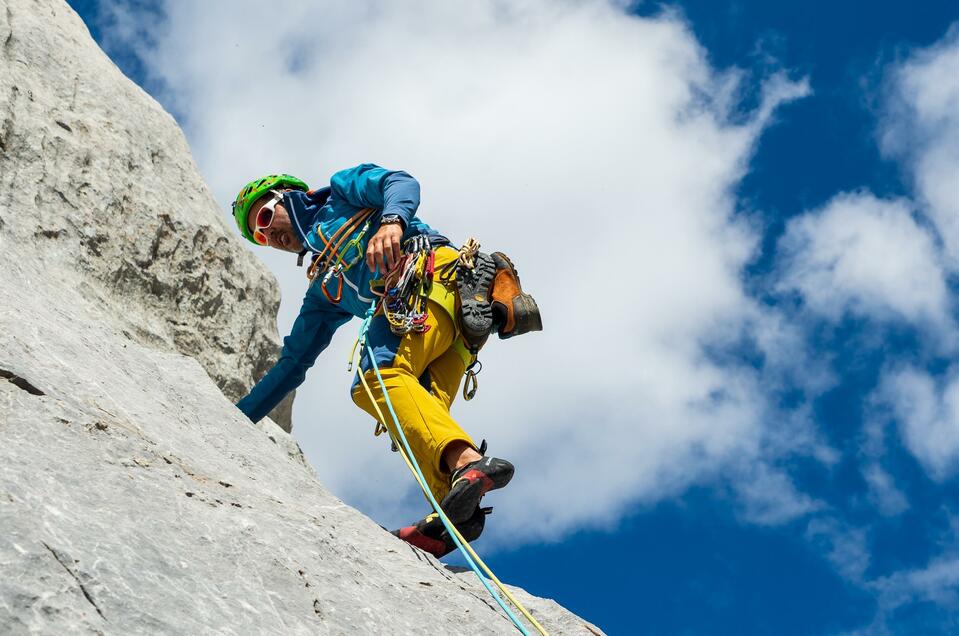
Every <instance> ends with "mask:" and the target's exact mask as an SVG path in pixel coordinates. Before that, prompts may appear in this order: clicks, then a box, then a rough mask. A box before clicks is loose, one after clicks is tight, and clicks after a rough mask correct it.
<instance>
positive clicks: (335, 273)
mask: <svg viewBox="0 0 959 636" xmlns="http://www.w3.org/2000/svg"><path fill="white" fill-rule="evenodd" d="M331 277H332V278H336V280H337V286H336V298H333V297H332V296H330V292H328V291H326V281H327V280H329V279H330V278H331ZM320 289H321V290H322V291H323V295H324V296H326V299H327V300H328V301H330V302H331V303H333V304H334V305H338V304H339V302H340V301H341V300H343V273H342V272H341V271H340V270H338V269H331V270H330V273H329V274H327V275H326V276H324V277H323V280H321V281H320Z"/></svg>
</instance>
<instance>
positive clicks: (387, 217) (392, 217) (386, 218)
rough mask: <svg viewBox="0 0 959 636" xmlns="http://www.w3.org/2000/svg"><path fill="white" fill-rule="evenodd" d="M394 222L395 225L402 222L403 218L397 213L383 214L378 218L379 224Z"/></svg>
mask: <svg viewBox="0 0 959 636" xmlns="http://www.w3.org/2000/svg"><path fill="white" fill-rule="evenodd" d="M394 223H395V224H396V225H402V224H403V219H401V218H400V215H399V214H384V215H383V217H382V218H381V219H380V225H391V224H394Z"/></svg>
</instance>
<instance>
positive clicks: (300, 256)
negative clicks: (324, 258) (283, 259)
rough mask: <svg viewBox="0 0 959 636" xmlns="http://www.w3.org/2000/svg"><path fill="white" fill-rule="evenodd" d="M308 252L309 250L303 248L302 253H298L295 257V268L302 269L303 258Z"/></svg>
mask: <svg viewBox="0 0 959 636" xmlns="http://www.w3.org/2000/svg"><path fill="white" fill-rule="evenodd" d="M309 251H310V250H308V249H306V248H305V247H304V248H303V251H302V252H300V253H299V254H298V255H297V257H296V266H297V267H303V257H304V256H306V253H307V252H309Z"/></svg>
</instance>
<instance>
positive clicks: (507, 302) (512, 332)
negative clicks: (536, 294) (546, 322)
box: [490, 252, 543, 340]
mask: <svg viewBox="0 0 959 636" xmlns="http://www.w3.org/2000/svg"><path fill="white" fill-rule="evenodd" d="M490 256H492V257H493V263H494V264H495V265H496V275H495V276H494V277H493V284H492V286H491V290H490V302H491V304H492V305H493V320H494V324H495V327H496V329H497V332H498V333H499V337H500V338H501V339H504V340H505V339H506V338H512V337H513V336H518V335H520V334H524V333H526V332H528V331H542V330H543V319H542V317H541V316H540V314H539V307H538V306H537V305H536V301H535V300H533V297H532V296H530V295H529V294H524V293H523V287H522V285H520V282H519V274H518V273H517V272H516V268H515V267H513V262H512V261H511V260H509V257H508V256H506V254H503V253H502V252H493V253H492V254H490Z"/></svg>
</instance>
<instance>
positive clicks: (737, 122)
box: [145, 0, 810, 543]
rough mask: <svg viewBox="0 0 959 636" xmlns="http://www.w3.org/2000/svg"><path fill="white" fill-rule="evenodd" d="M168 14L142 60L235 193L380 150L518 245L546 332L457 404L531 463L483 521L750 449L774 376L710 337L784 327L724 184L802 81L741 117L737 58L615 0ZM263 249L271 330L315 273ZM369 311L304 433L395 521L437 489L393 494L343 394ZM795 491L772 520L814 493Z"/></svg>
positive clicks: (646, 494)
mask: <svg viewBox="0 0 959 636" xmlns="http://www.w3.org/2000/svg"><path fill="white" fill-rule="evenodd" d="M165 8H166V12H167V14H168V22H166V23H165V24H160V25H157V26H156V28H155V48H154V49H153V50H150V51H148V52H146V53H145V60H146V63H147V64H148V65H149V68H150V69H151V71H152V72H153V73H155V75H156V77H158V78H160V79H162V81H163V82H164V85H165V87H166V90H167V93H166V95H167V96H168V99H169V101H168V105H170V106H171V107H173V108H175V109H176V110H177V111H178V112H181V113H183V114H184V116H185V118H186V121H185V124H186V126H185V127H186V131H187V134H188V137H189V139H190V142H191V147H192V148H193V151H194V154H195V157H196V159H197V161H198V163H199V165H200V168H201V170H202V172H203V173H204V175H205V177H206V178H207V180H208V182H209V183H210V185H211V187H212V189H213V191H214V192H215V193H216V194H217V197H218V199H219V200H220V201H221V202H222V203H223V204H224V207H225V206H226V204H227V202H228V201H229V200H230V199H231V198H232V197H233V195H234V194H235V190H236V189H237V188H238V187H239V186H240V185H242V183H243V182H244V181H246V180H248V179H250V178H252V177H253V176H255V175H258V174H261V173H268V172H274V171H285V172H290V173H293V174H297V175H299V176H301V177H303V178H305V179H307V180H308V181H310V182H311V183H313V184H317V185H321V184H323V183H324V182H325V181H326V180H327V179H328V177H329V175H330V174H331V173H332V172H333V171H335V170H337V169H340V168H342V167H346V166H349V165H352V164H355V163H358V162H361V161H374V162H377V163H380V164H381V165H385V166H388V167H392V168H400V169H405V170H407V171H409V172H410V173H411V174H413V175H414V176H416V177H417V178H418V179H419V180H420V181H421V183H422V185H423V205H422V207H421V208H420V212H419V214H420V216H421V217H422V218H424V219H425V220H426V221H427V222H428V223H430V224H431V225H433V226H434V227H437V228H439V229H441V230H443V231H444V232H445V233H447V234H448V235H450V236H451V237H452V238H454V240H464V239H465V238H466V236H468V235H476V236H478V237H479V238H480V240H481V241H482V243H483V244H484V246H485V247H486V248H488V249H490V250H493V249H502V250H505V251H507V252H508V253H509V254H511V255H512V256H513V257H514V259H515V261H516V263H517V265H518V267H519V269H520V272H521V274H522V277H523V282H524V285H525V286H526V287H527V288H528V289H529V290H530V291H531V292H532V293H533V294H534V295H535V296H536V298H537V300H538V301H539V303H540V305H541V307H542V310H543V313H544V323H545V327H546V331H545V332H544V333H542V334H535V335H530V336H526V337H523V338H519V339H516V340H511V341H509V342H508V343H500V342H493V343H492V344H491V345H490V346H489V347H488V348H487V350H486V351H484V354H483V361H484V363H485V368H486V370H485V371H484V372H483V374H482V375H481V376H480V384H481V387H480V393H479V395H478V397H477V399H476V400H475V401H474V402H472V403H470V404H469V406H464V405H463V404H457V405H455V406H454V415H455V416H456V417H458V418H459V419H460V421H461V422H462V423H463V425H464V427H465V428H466V429H467V430H468V431H469V432H470V433H472V434H473V435H474V436H476V437H477V438H480V437H485V438H487V439H489V440H490V443H491V452H492V453H494V454H496V455H500V456H504V457H507V458H510V459H512V460H513V461H514V462H515V463H516V464H517V476H516V478H515V480H514V482H513V484H511V486H510V487H509V489H507V491H505V492H504V493H503V494H494V495H492V496H491V498H490V499H491V501H490V503H492V504H495V505H496V506H497V509H498V511H500V510H502V511H503V512H501V513H499V514H497V515H496V519H495V522H494V523H491V524H490V528H491V530H492V531H493V532H497V531H499V532H503V533H515V532H516V530H518V529H520V528H522V529H523V530H524V532H525V533H527V534H526V536H528V537H530V538H534V537H536V536H544V537H556V536H559V535H560V534H561V533H562V532H564V531H565V530H568V529H570V528H574V527H577V526H580V525H583V524H590V525H597V524H601V523H614V522H615V520H616V519H617V518H619V517H620V516H621V515H623V514H624V513H626V512H628V510H629V509H630V506H631V505H632V504H634V503H636V502H647V501H655V500H657V499H660V498H662V497H665V496H669V495H670V494H672V493H675V492H678V491H680V490H681V489H683V488H685V487H686V486H687V485H689V484H690V483H693V482H696V481H699V480H704V479H707V478H713V477H715V476H716V475H721V474H724V473H723V471H724V470H726V468H727V467H728V466H731V465H733V464H736V465H737V468H736V470H735V471H733V472H734V473H736V474H739V472H741V466H742V465H745V466H748V465H749V464H750V463H752V462H757V464H759V463H761V462H760V459H759V458H760V457H762V456H763V455H764V453H766V452H767V451H766V450H765V447H764V445H763V442H762V441H763V439H764V438H765V436H766V435H767V433H768V428H767V426H768V425H767V422H768V421H771V420H770V419H768V416H769V406H768V404H767V403H766V399H765V398H764V396H763V394H762V391H761V390H760V387H759V385H760V382H761V377H760V376H758V375H757V373H756V372H755V371H753V370H752V369H751V368H749V367H739V366H735V365H721V364H719V363H716V362H714V361H712V360H711V359H710V357H709V356H708V355H707V354H706V352H705V351H706V350H705V349H704V345H706V344H712V345H716V344H719V345H723V344H728V343H731V342H734V341H736V340H737V339H739V338H742V337H743V335H744V333H743V332H744V329H745V328H747V326H748V325H756V324H760V325H763V329H765V330H766V331H765V333H764V342H766V343H773V342H776V341H777V336H776V334H777V333H786V332H787V331H788V330H778V329H776V328H775V326H774V325H773V324H772V323H773V322H774V321H770V320H768V317H767V316H765V315H764V312H763V311H762V310H760V309H759V308H758V307H757V306H756V305H755V304H754V303H753V302H752V301H751V300H750V299H749V298H748V297H747V296H746V294H745V293H744V290H743V288H742V284H741V280H740V278H741V273H742V269H743V267H744V264H745V263H746V262H747V261H748V260H749V258H751V256H752V255H753V254H754V251H755V249H756V246H757V240H758V234H757V232H756V230H754V229H753V228H751V227H749V226H747V225H746V224H744V223H743V222H741V221H740V220H737V218H736V217H735V214H734V213H735V207H736V205H735V199H734V196H733V194H732V193H733V191H734V190H735V188H736V187H737V184H738V183H739V180H740V179H741V177H742V176H743V174H744V172H745V171H746V170H747V165H748V161H749V159H750V155H751V152H752V150H753V148H754V146H755V144H756V141H757V138H758V136H759V135H760V133H761V132H762V130H763V128H764V127H765V126H767V125H768V124H769V121H770V118H771V116H772V114H773V113H774V111H775V109H776V107H777V106H778V105H779V104H781V103H782V102H784V101H788V100H791V99H796V98H798V97H801V96H803V95H805V94H807V93H808V86H807V85H806V84H805V83H804V82H800V83H795V82H790V81H788V80H787V79H785V77H781V76H778V77H775V78H772V79H770V80H769V81H768V82H767V83H766V84H765V86H764V91H763V94H764V99H763V100H762V104H761V106H760V107H759V108H758V109H757V110H756V112H754V113H752V114H745V115H744V114H743V113H741V112H739V110H738V101H737V95H738V92H737V91H738V90H739V84H738V82H739V81H740V78H739V75H738V74H737V73H735V72H727V73H723V72H718V71H716V70H715V69H713V68H711V67H710V65H709V63H708V61H707V59H706V54H705V51H703V50H702V48H701V47H700V46H699V45H698V44H697V42H696V40H695V39H694V37H693V36H692V34H691V33H690V31H689V29H688V28H687V27H686V26H685V25H684V24H683V23H682V22H681V21H680V20H679V19H677V18H676V17H675V16H671V15H664V16H663V17H661V18H657V19H651V18H638V17H635V16H630V15H627V14H626V13H624V11H623V9H622V8H621V7H619V6H617V5H616V4H610V3H607V2H602V1H582V2H546V1H542V0H526V1H524V2H518V3H517V2H499V1H495V0H484V1H479V2H472V3H466V4H462V3H460V4H456V5H455V6H454V5H451V4H449V3H446V2H441V1H439V0H424V1H423V2H420V3H418V4H417V7H416V9H415V10H414V9H411V7H410V6H409V5H406V4H398V3H390V2H377V1H372V0H369V1H364V2H354V3H347V4H344V3H332V2H322V3H321V2H317V3H299V2H280V3H274V5H273V6H271V8H270V9H269V11H266V12H264V10H263V8H262V6H261V5H260V4H255V3H252V2H247V3H235V2H231V3H225V2H205V3H194V2H183V1H170V2H167V3H166V5H165ZM280 15H282V16H283V18H282V19H275V16H280ZM257 254H258V255H260V256H263V257H265V258H266V259H267V260H268V262H269V263H270V264H271V266H273V268H274V271H275V272H276V273H277V276H278V278H279V279H280V283H281V286H282V288H283V296H284V305H283V308H282V310H281V316H280V328H281V331H282V330H284V329H286V328H288V326H289V325H290V323H291V320H292V317H293V315H294V314H295V311H296V308H297V306H298V302H299V297H300V296H301V295H302V293H303V289H304V280H303V278H302V274H301V272H300V271H298V270H295V269H293V268H292V266H291V265H292V264H291V263H290V262H289V261H290V260H291V259H290V258H287V257H282V256H277V255H265V254H263V253H262V252H260V251H258V252H257ZM355 328H356V324H355V323H353V324H352V325H351V326H348V327H346V328H344V332H348V333H344V334H342V335H341V336H338V339H337V341H336V343H335V345H334V346H333V347H331V350H329V351H327V352H326V353H324V355H323V356H321V358H320V360H319V362H318V364H317V366H316V367H315V368H314V370H313V371H312V373H311V374H310V377H309V379H308V381H307V383H306V384H305V385H304V387H303V388H302V389H301V391H300V392H299V396H298V400H297V405H296V408H295V411H294V427H295V428H294V432H295V434H296V435H297V437H298V439H299V440H300V441H301V443H302V444H303V446H304V448H305V450H306V451H307V454H308V455H309V457H310V458H311V460H312V461H313V462H314V463H315V465H316V466H317V469H318V472H319V474H320V475H321V477H322V478H323V479H324V481H325V482H326V483H327V484H328V485H330V486H331V487H332V488H333V489H334V491H336V492H338V493H339V494H341V495H342V496H343V497H345V498H346V499H348V500H349V501H350V502H351V503H358V504H360V505H361V507H363V508H365V509H366V510H368V511H371V512H374V516H375V517H376V518H377V519H378V520H380V521H381V522H383V523H397V522H400V521H408V518H406V517H408V516H409V515H411V514H413V512H411V506H413V505H414V504H413V502H416V503H415V508H416V510H417V511H420V512H422V511H424V507H423V505H422V503H421V502H417V501H416V498H415V496H413V495H409V493H411V492H413V491H412V488H410V490H408V491H407V494H408V495H409V496H410V497H412V498H407V499H405V500H398V499H397V497H398V493H399V491H400V487H399V486H398V485H397V484H401V483H409V481H408V477H406V476H405V475H404V470H405V468H404V467H403V466H402V465H401V462H400V461H399V460H398V458H396V457H393V456H391V455H390V454H389V452H388V451H387V450H386V447H387V444H386V443H384V442H383V441H381V440H377V441H376V442H374V441H373V440H372V439H371V436H370V431H371V428H372V427H371V425H370V423H369V421H368V418H367V417H366V416H364V415H362V414H361V413H360V412H359V411H357V410H356V409H355V407H353V405H352V404H351V403H350V400H349V398H348V396H347V390H348V386H349V383H350V378H349V376H348V375H347V374H346V373H345V372H344V366H345V358H346V355H347V351H348V349H349V346H350V345H351V344H352V332H353V330H354V329H355ZM734 479H735V478H734ZM779 479H780V482H779V483H780V484H782V483H784V482H783V481H782V480H784V479H785V478H784V477H783V476H780V478H779ZM404 480H406V481H404ZM785 482H788V480H785ZM744 497H746V498H747V499H749V495H748V494H745V495H744ZM797 502H798V503H797ZM791 505H792V507H791V508H790V507H789V506H786V507H782V506H780V507H779V508H776V509H775V515H774V516H775V518H776V519H779V520H781V519H785V518H788V517H789V515H790V514H802V513H803V512H804V511H806V510H808V509H809V507H810V505H809V503H808V501H806V500H804V499H803V497H802V496H797V498H796V501H795V502H793V504H791ZM769 510H773V508H770V509H769ZM504 513H505V514H504ZM770 518H772V517H770ZM515 540H516V539H515V537H514V539H513V542H514V543H515Z"/></svg>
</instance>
